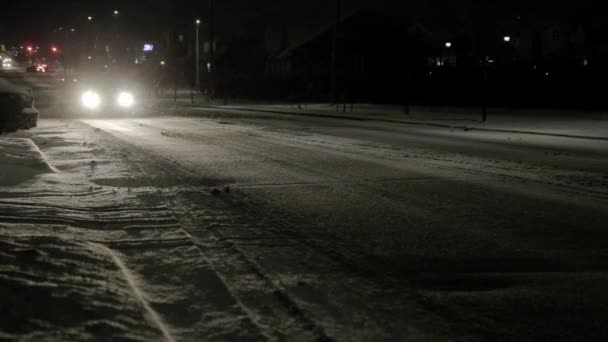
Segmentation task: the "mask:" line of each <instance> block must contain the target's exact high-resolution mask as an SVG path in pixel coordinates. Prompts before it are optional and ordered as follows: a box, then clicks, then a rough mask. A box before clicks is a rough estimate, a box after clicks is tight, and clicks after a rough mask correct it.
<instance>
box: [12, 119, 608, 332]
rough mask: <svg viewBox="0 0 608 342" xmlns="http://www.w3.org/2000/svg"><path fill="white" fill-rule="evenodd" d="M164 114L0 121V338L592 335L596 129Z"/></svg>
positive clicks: (598, 237)
mask: <svg viewBox="0 0 608 342" xmlns="http://www.w3.org/2000/svg"><path fill="white" fill-rule="evenodd" d="M166 112H167V113H170V114H183V115H178V116H154V117H143V118H132V119H109V120H102V119H81V120H77V119H74V120H60V119H47V120H41V122H40V127H39V128H38V129H36V130H34V131H32V132H30V133H19V134H16V135H12V136H11V137H10V139H12V140H6V139H4V141H5V145H6V146H8V147H6V146H5V148H4V149H3V151H9V152H6V156H5V157H3V158H5V159H4V160H6V161H7V163H8V164H7V165H9V164H10V165H13V166H12V169H11V170H12V171H11V172H10V173H9V172H6V173H4V174H2V173H0V175H5V176H4V178H5V180H4V181H3V182H2V183H0V245H1V246H2V249H1V250H0V260H2V264H1V265H0V298H1V301H0V305H1V307H0V312H3V313H4V312H9V315H8V316H6V315H4V314H3V319H2V323H0V340H2V339H9V340H10V339H17V338H21V339H23V340H31V341H36V340H41V339H42V340H43V339H50V340H53V339H55V340H66V339H67V340H71V339H79V340H107V339H108V336H111V337H112V338H113V339H114V340H128V341H131V340H135V341H136V340H150V341H155V340H162V339H164V340H168V341H201V340H282V339H287V340H302V341H309V340H341V341H355V340H361V341H370V340H395V341H402V340H413V341H426V340H433V341H435V340H531V341H532V340H534V341H536V340H547V341H555V340H564V341H566V340H573V339H576V340H580V339H584V340H605V339H606V338H608V328H606V327H607V326H608V294H607V293H606V291H605V289H606V287H607V286H608V274H607V273H606V271H607V270H608V248H607V247H606V246H608V244H606V241H607V237H608V233H607V232H606V224H605V222H607V221H608V220H607V219H608V202H607V199H608V172H607V170H608V142H605V141H589V140H584V139H566V138H550V137H543V136H527V135H516V134H511V135H508V134H497V133H489V132H486V133H480V132H462V131H450V130H449V129H439V128H421V127H414V126H407V125H395V124H382V123H371V122H365V123H359V122H351V121H343V120H332V119H316V118H296V117H289V118H285V117H281V116H274V115H271V114H264V115H260V116H253V115H252V114H251V113H239V112H237V111H229V112H220V111H217V110H202V109H192V110H190V109H181V110H178V109H167V110H166ZM15 146H22V148H21V149H20V148H17V147H15ZM23 146H24V147H23ZM20 150H23V151H24V152H23V155H20V154H19V153H20V152H19V153H18V151H20ZM10 151H13V152H10ZM14 151H17V152H14ZM37 151H38V152H37ZM32 153H33V154H32ZM36 153H38V154H36ZM32 155H34V156H35V155H39V160H38V161H36V158H38V157H32ZM8 156H10V158H9V157H8ZM23 158H24V160H30V161H31V160H34V161H32V162H31V163H30V164H31V165H34V166H32V167H30V169H28V170H23V169H20V166H19V162H18V161H19V160H22V159H23ZM32 168H33V170H35V171H32V170H31V169H32ZM22 171H23V172H25V171H28V173H23V172H22ZM16 174H19V175H21V176H19V177H17V176H15V175H16ZM214 190H215V191H214ZM6 317H8V319H7V318H6Z"/></svg>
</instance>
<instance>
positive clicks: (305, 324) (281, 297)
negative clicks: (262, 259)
mask: <svg viewBox="0 0 608 342" xmlns="http://www.w3.org/2000/svg"><path fill="white" fill-rule="evenodd" d="M85 123H86V122H85ZM106 134H108V135H112V134H111V133H109V132H106ZM112 136H113V135H112ZM112 143H113V144H114V145H119V146H120V147H121V149H127V150H131V151H136V152H137V155H147V156H148V157H149V158H147V160H148V164H147V165H146V167H145V168H144V166H142V165H141V164H139V163H138V164H135V167H137V168H138V169H139V171H140V173H141V174H142V175H144V176H145V177H147V178H148V179H149V181H150V182H151V184H154V182H153V179H152V177H150V175H149V173H148V172H149V168H150V166H151V165H153V166H154V167H156V168H160V169H162V170H163V171H164V172H165V173H167V174H170V175H172V176H174V177H176V178H177V179H180V180H183V184H186V185H184V188H186V189H188V190H189V191H194V192H199V193H200V192H201V190H202V189H200V188H197V187H193V186H190V185H188V184H189V183H188V181H189V180H191V179H196V177H197V176H199V175H198V174H197V173H196V172H195V171H193V170H190V169H189V168H188V167H186V166H184V165H182V164H179V163H177V162H175V161H172V160H168V159H166V158H164V157H163V156H160V155H157V154H155V153H153V152H151V151H148V150H145V149H143V148H140V147H138V146H135V145H133V144H129V143H126V142H124V141H118V139H112ZM176 170H182V172H183V173H186V175H184V174H183V173H179V172H177V171H176ZM193 177H194V178H193ZM206 190H207V189H204V191H206ZM157 195H158V196H161V198H162V201H163V202H164V203H166V204H167V207H168V208H171V207H172V206H171V205H169V203H171V201H170V200H169V199H168V198H167V195H165V194H164V193H161V194H157ZM170 210H171V209H170ZM184 214H185V213H177V212H175V211H173V216H174V217H175V219H176V220H177V221H178V222H180V223H181V227H182V231H183V232H184V234H186V235H187V236H188V237H189V238H190V239H191V240H192V243H193V244H194V245H195V246H197V248H198V249H199V250H200V252H201V254H202V255H204V256H205V257H206V260H207V261H208V263H209V264H210V265H212V267H213V268H214V270H215V271H216V274H217V276H218V277H219V278H220V279H221V280H222V282H223V283H224V285H225V287H226V288H227V289H228V290H229V291H230V292H231V293H232V295H233V297H234V299H235V300H236V301H237V302H238V304H239V306H240V307H241V309H242V310H243V311H244V312H246V313H247V314H248V316H249V318H250V319H251V320H252V322H255V324H256V325H257V326H258V328H259V329H260V331H261V332H262V333H263V334H264V335H265V336H266V338H267V339H268V340H273V339H284V338H285V337H287V336H298V337H299V338H304V336H308V337H306V338H305V339H310V340H314V341H331V340H332V339H331V338H330V337H329V336H328V335H327V334H326V333H325V331H324V330H323V328H322V327H321V326H320V325H319V324H318V323H317V322H315V321H314V320H312V319H310V318H309V317H308V316H307V315H306V314H305V313H304V310H302V309H301V308H300V307H299V305H298V304H297V303H296V301H294V300H293V299H292V296H291V295H290V294H289V293H288V292H286V291H285V290H284V289H283V288H282V287H281V286H279V285H278V284H276V282H274V281H273V280H272V279H270V278H269V277H268V276H267V274H266V273H265V272H264V271H263V270H262V269H261V268H260V267H259V266H258V265H257V263H255V262H254V261H253V260H251V259H250V258H249V257H248V256H247V255H246V254H245V253H244V252H243V251H242V250H241V249H240V248H238V246H237V245H236V244H234V243H233V242H232V241H231V240H230V238H227V237H224V236H222V234H221V233H220V232H218V231H215V232H211V231H209V232H208V233H210V234H211V236H212V239H211V240H206V241H200V237H197V236H196V235H197V233H196V223H195V222H187V221H188V220H186V219H185V218H184ZM222 215H225V212H222V213H220V216H222ZM185 221H186V222H185ZM209 250H213V252H214V253H215V254H216V255H214V257H213V258H212V257H211V256H210V252H209ZM217 253H224V254H220V255H219V256H218V255H217ZM220 260H230V262H231V263H234V264H230V265H226V264H223V265H218V262H220ZM239 267H240V268H241V270H237V271H235V270H234V269H238V268H239ZM227 268H228V269H232V271H227V270H226V269H227ZM243 268H244V269H245V272H244V273H243ZM230 272H232V274H233V275H234V274H241V275H247V276H248V279H247V280H248V282H249V284H248V288H240V286H239V284H235V279H234V278H235V277H234V276H232V277H231V275H230V274H229V273H230ZM235 272H236V273H235ZM251 276H255V277H256V278H258V279H253V278H252V277H251ZM236 278H237V279H238V277H236ZM252 283H253V284H256V285H253V284H252ZM252 286H253V287H256V288H258V289H260V291H261V292H259V293H257V297H259V298H266V299H263V300H268V292H269V291H268V290H269V288H271V289H273V290H272V291H270V294H271V296H272V297H273V298H274V299H272V301H273V305H275V307H274V309H275V310H276V309H277V305H279V306H280V307H282V309H280V310H279V313H277V312H275V313H274V314H279V315H280V312H281V311H283V313H285V312H286V313H287V315H288V316H291V317H290V319H291V321H292V322H289V321H290V319H287V318H285V317H274V318H272V317H268V316H265V317H262V318H261V319H262V320H263V319H272V320H275V322H274V323H273V324H264V323H263V322H261V320H260V318H259V317H260V313H261V312H263V311H265V310H266V311H267V310H268V309H269V307H266V308H263V307H262V308H259V307H252V306H251V305H249V304H247V303H245V302H244V300H246V299H244V297H245V296H250V294H247V292H248V291H251V289H250V288H251V287H252ZM259 298H256V301H259V300H260V299H259ZM293 320H295V321H296V322H298V323H297V324H294V322H293ZM285 324H287V326H285ZM294 325H296V326H294ZM277 326H282V327H283V329H285V328H288V329H291V331H290V332H288V333H287V332H282V333H279V332H278V331H277V328H276V327H277ZM310 333H312V335H310Z"/></svg>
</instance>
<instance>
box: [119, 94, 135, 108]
mask: <svg viewBox="0 0 608 342" xmlns="http://www.w3.org/2000/svg"><path fill="white" fill-rule="evenodd" d="M116 101H117V102H118V105H119V106H121V107H125V108H128V107H131V106H133V104H135V98H134V97H133V94H131V93H127V92H122V93H120V94H118V98H117V99H116Z"/></svg>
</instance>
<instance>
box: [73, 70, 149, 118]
mask: <svg viewBox="0 0 608 342" xmlns="http://www.w3.org/2000/svg"><path fill="white" fill-rule="evenodd" d="M73 79H76V78H73ZM67 83H69V85H68V84H66V85H68V86H71V87H72V89H73V90H74V92H75V94H74V95H75V98H76V100H77V102H78V108H79V112H83V113H85V114H91V115H104V116H106V115H126V114H130V113H133V112H135V110H136V105H137V104H138V101H139V99H140V98H141V97H140V95H139V94H140V91H139V87H138V86H137V85H136V84H134V82H132V81H129V80H124V79H122V78H120V77H111V76H108V75H104V76H101V77H87V78H85V80H81V79H78V82H67Z"/></svg>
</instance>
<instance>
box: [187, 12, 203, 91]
mask: <svg viewBox="0 0 608 342" xmlns="http://www.w3.org/2000/svg"><path fill="white" fill-rule="evenodd" d="M200 27H201V20H200V19H196V61H195V62H194V65H195V67H194V70H195V73H196V75H195V76H196V91H198V92H200V90H201V73H200V61H201V59H200V46H201V44H200V40H199V31H200ZM190 84H192V83H190Z"/></svg>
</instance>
